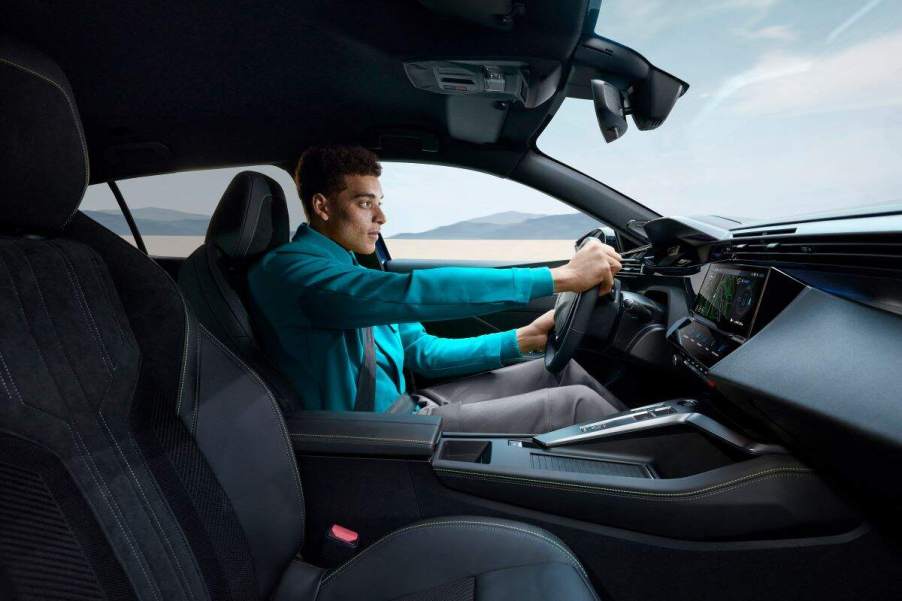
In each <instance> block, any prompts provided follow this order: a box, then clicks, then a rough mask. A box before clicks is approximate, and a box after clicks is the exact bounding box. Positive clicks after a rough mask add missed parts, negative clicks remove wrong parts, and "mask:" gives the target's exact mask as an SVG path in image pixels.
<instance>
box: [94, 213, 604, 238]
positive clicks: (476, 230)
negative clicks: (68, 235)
mask: <svg viewBox="0 0 902 601" xmlns="http://www.w3.org/2000/svg"><path fill="white" fill-rule="evenodd" d="M84 213H85V214H86V215H87V216H88V217H90V218H91V219H93V220H95V221H97V222H98V223H100V224H101V225H103V226H105V227H107V228H109V229H110V230H112V231H113V232H115V233H117V234H119V235H121V236H128V235H130V234H131V231H130V230H129V229H128V224H126V222H125V219H124V218H123V217H122V213H121V212H120V211H119V210H118V209H104V210H95V211H91V210H87V211H84ZM132 216H133V217H134V218H135V222H136V223H137V225H138V230H139V231H140V232H141V233H142V234H143V235H145V236H203V235H204V234H206V233H207V224H208V223H209V222H210V218H209V217H208V216H206V215H200V214H197V213H186V212H184V211H176V210H173V209H161V208H158V207H146V208H141V209H134V210H133V211H132ZM598 226H599V224H598V222H597V221H595V220H594V219H592V218H591V217H588V216H586V215H583V214H582V213H562V214H556V215H543V214H539V213H522V212H519V211H504V212H501V213H493V214H491V215H486V216H484V217H477V218H475V219H467V220H465V221H458V222H457V223H452V224H450V225H443V226H441V227H437V228H433V229H431V230H426V231H423V232H406V233H402V234H397V235H395V236H392V238H398V239H405V238H406V239H419V240H424V239H425V240H430V239H431V240H571V239H576V238H579V237H580V236H582V235H583V234H585V233H586V232H587V231H589V230H591V229H592V228H596V227H598Z"/></svg>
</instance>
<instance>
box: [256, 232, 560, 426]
mask: <svg viewBox="0 0 902 601" xmlns="http://www.w3.org/2000/svg"><path fill="white" fill-rule="evenodd" d="M248 284H249V286H250V293H251V298H252V299H253V303H254V305H255V309H256V311H257V313H258V315H257V317H258V321H259V322H260V326H261V327H262V329H263V332H262V333H263V339H264V344H265V346H266V349H267V351H268V352H269V354H270V355H271V356H272V358H273V359H274V361H275V362H276V364H277V367H278V368H279V370H280V371H281V372H282V373H283V374H285V375H286V376H287V377H288V379H289V380H290V381H291V383H292V384H293V385H294V388H295V389H296V390H297V392H298V394H299V395H300V397H301V399H302V400H303V402H304V407H305V408H306V409H326V410H334V411H351V410H353V408H354V401H355V397H356V394H357V375H358V373H359V371H360V369H361V366H362V365H363V361H364V348H363V338H362V333H361V330H360V329H359V328H365V327H368V326H373V335H374V338H375V341H376V363H377V369H376V399H375V410H376V411H377V412H380V411H386V410H387V409H388V408H389V407H390V406H391V404H392V403H393V402H394V401H395V400H396V399H397V398H398V397H399V396H400V395H401V394H403V393H404V392H405V384H404V373H403V370H404V368H405V366H406V367H409V368H412V369H413V371H414V372H415V373H419V374H422V375H424V376H427V377H433V378H434V377H445V376H459V375H465V374H470V373H475V372H479V371H484V370H487V369H494V368H496V367H501V366H502V365H504V363H505V361H508V360H511V359H514V358H517V357H519V356H520V351H519V349H518V347H517V340H516V333H515V331H514V330H508V331H506V332H498V333H492V334H485V335H483V336H477V337H474V338H455V339H451V338H438V337H436V336H432V335H430V334H427V333H426V330H425V329H424V328H423V326H422V325H421V324H420V323H419V322H420V321H429V320H440V319H457V318H462V317H469V316H473V315H480V314H486V313H491V312H494V311H500V310H503V309H508V308H511V307H518V306H522V305H524V304H526V303H528V302H529V301H530V300H531V299H534V298H538V297H542V296H548V295H550V294H552V293H553V288H554V285H553V282H552V279H551V272H550V271H549V270H548V269H547V268H544V267H542V268H512V269H491V268H463V267H443V268H437V269H418V270H414V271H412V272H410V273H406V274H400V273H389V272H384V271H378V270H375V269H367V268H365V267H362V266H361V265H358V264H357V261H356V260H355V258H354V255H353V254H352V253H350V252H348V251H347V250H345V249H344V248H342V247H341V246H340V245H338V244H337V243H335V242H333V241H332V240H331V239H329V238H327V237H326V236H324V235H322V234H320V233H319V232H317V231H316V230H314V229H312V228H310V227H308V226H307V225H306V224H305V225H302V226H301V227H300V228H298V231H297V234H295V236H294V238H293V239H292V241H291V242H290V243H288V244H285V245H283V246H280V247H279V248H276V249H274V250H272V251H270V252H269V253H267V254H266V255H265V256H264V257H263V258H262V259H261V260H260V261H259V262H258V263H257V264H256V265H254V267H253V268H252V269H251V270H250V272H249V274H248Z"/></svg>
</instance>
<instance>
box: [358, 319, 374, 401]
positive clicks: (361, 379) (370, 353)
mask: <svg viewBox="0 0 902 601" xmlns="http://www.w3.org/2000/svg"><path fill="white" fill-rule="evenodd" d="M361 332H363V366H362V367H361V368H360V373H358V374H357V398H356V399H355V400H354V411H373V410H374V409H375V401H376V340H375V338H374V337H373V328H363V329H362V330H361Z"/></svg>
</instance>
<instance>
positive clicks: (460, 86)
mask: <svg viewBox="0 0 902 601" xmlns="http://www.w3.org/2000/svg"><path fill="white" fill-rule="evenodd" d="M404 72H405V73H406V74H407V79H408V80H410V83H411V85H413V87H415V88H417V89H418V90H423V91H425V92H431V93H433V94H441V95H443V96H447V102H446V105H445V111H446V116H447V121H448V133H449V134H450V135H451V136H452V137H454V138H457V139H459V140H465V141H467V142H474V143H477V144H487V143H492V142H495V141H497V139H498V136H499V134H500V133H501V128H502V126H503V125H504V119H505V117H506V116H507V113H508V110H509V109H510V107H511V105H513V104H518V105H522V106H523V107H525V108H527V109H531V108H535V107H537V106H539V105H541V104H543V103H544V102H546V101H547V100H548V99H550V98H551V97H552V96H553V95H554V92H555V90H557V87H558V84H559V83H560V80H561V65H560V63H559V62H557V61H552V60H543V59H529V60H528V61H521V60H490V59H485V60H472V59H467V60H420V61H410V62H406V63H404Z"/></svg>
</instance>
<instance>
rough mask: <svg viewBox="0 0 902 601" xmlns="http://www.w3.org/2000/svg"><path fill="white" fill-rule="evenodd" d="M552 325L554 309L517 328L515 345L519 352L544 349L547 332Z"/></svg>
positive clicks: (525, 352)
mask: <svg viewBox="0 0 902 601" xmlns="http://www.w3.org/2000/svg"><path fill="white" fill-rule="evenodd" d="M553 327H554V309H552V310H550V311H548V312H547V313H543V314H542V315H541V316H539V317H538V318H536V319H535V320H534V321H533V322H532V323H530V324H529V325H527V326H523V327H522V328H518V329H517V346H518V347H520V354H522V355H525V354H527V353H538V352H542V351H544V350H545V344H546V343H547V342H548V332H550V331H551V328H553Z"/></svg>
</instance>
